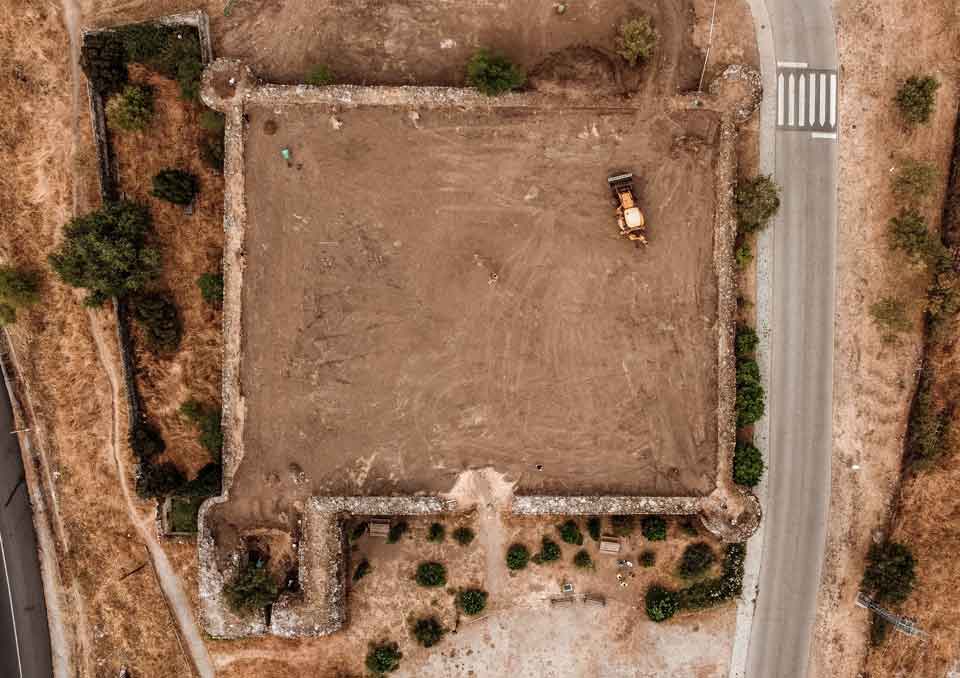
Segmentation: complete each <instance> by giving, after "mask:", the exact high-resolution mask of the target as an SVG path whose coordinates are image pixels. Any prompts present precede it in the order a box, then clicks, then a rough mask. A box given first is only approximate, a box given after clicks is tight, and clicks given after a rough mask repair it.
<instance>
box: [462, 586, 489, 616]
mask: <svg viewBox="0 0 960 678" xmlns="http://www.w3.org/2000/svg"><path fill="white" fill-rule="evenodd" d="M457 605H459V606H460V609H461V610H463V612H464V614H469V615H477V614H480V613H481V612H483V610H484V608H485V607H486V606H487V592H486V591H484V590H483V589H462V590H461V591H460V593H459V594H457Z"/></svg>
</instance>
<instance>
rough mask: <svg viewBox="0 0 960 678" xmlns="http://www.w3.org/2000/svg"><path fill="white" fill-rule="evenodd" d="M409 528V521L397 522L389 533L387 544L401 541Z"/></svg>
mask: <svg viewBox="0 0 960 678" xmlns="http://www.w3.org/2000/svg"><path fill="white" fill-rule="evenodd" d="M409 528H410V526H409V525H407V521H405V520H398V521H397V522H395V523H394V524H393V525H391V526H390V530H389V531H388V532H387V543H388V544H396V543H397V542H398V541H400V537H402V536H403V535H404V534H405V533H406V531H407V530H408V529H409Z"/></svg>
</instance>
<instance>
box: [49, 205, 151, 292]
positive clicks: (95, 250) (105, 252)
mask: <svg viewBox="0 0 960 678" xmlns="http://www.w3.org/2000/svg"><path fill="white" fill-rule="evenodd" d="M63 230H64V235H63V241H62V242H61V243H60V246H59V247H58V248H57V250H56V251H55V252H54V253H53V254H51V255H50V257H49V260H50V266H51V267H52V268H53V270H54V272H56V274H57V275H58V276H59V277H60V279H61V280H63V282H65V283H67V284H68V285H72V286H73V287H82V288H84V289H86V290H87V292H88V294H87V298H86V299H85V300H84V303H85V304H87V305H88V306H100V305H101V304H103V302H104V301H106V300H107V299H109V298H110V297H126V296H127V295H130V294H135V293H137V292H140V291H142V290H143V289H144V288H145V287H146V286H147V284H149V283H150V282H152V281H153V280H154V279H155V278H156V277H157V275H158V274H159V271H160V253H159V251H157V249H156V248H154V247H151V246H149V245H147V236H148V234H149V233H150V230H151V223H150V212H149V211H147V208H146V207H144V206H143V205H138V204H136V203H131V202H119V203H109V204H107V205H106V206H105V207H103V208H102V209H100V210H99V211H97V212H92V213H90V214H87V215H84V216H82V217H77V218H75V219H72V220H71V221H70V222H69V223H68V224H67V225H66V226H65V227H64V229H63Z"/></svg>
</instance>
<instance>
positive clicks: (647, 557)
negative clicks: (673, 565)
mask: <svg viewBox="0 0 960 678" xmlns="http://www.w3.org/2000/svg"><path fill="white" fill-rule="evenodd" d="M656 564H657V554H656V552H654V551H651V550H650V549H647V550H646V551H644V552H642V553H641V554H640V565H642V566H643V567H653V566H654V565H656Z"/></svg>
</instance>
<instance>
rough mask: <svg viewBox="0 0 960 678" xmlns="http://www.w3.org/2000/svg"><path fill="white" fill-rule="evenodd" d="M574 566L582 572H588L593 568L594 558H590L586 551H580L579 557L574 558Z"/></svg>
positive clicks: (578, 552)
mask: <svg viewBox="0 0 960 678" xmlns="http://www.w3.org/2000/svg"><path fill="white" fill-rule="evenodd" d="M573 564H574V565H576V566H577V567H579V568H580V569H581V570H587V569H590V568H591V567H593V558H591V557H590V554H589V553H587V550H586V549H580V550H579V551H577V555H575V556H574V557H573Z"/></svg>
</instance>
